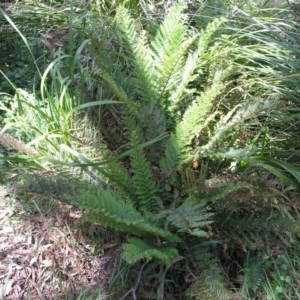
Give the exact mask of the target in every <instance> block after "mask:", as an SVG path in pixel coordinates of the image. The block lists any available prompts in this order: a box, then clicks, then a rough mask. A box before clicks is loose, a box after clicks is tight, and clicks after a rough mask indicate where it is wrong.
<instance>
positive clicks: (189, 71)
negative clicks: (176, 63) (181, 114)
mask: <svg viewBox="0 0 300 300" xmlns="http://www.w3.org/2000/svg"><path fill="white" fill-rule="evenodd" d="M225 21H226V20H225V19H224V18H220V19H216V20H214V21H212V22H211V23H209V24H208V25H207V27H206V29H205V30H204V29H202V30H201V32H200V37H199V40H198V46H197V50H196V51H195V52H194V53H192V54H189V55H188V58H187V60H186V63H185V65H184V67H183V68H182V71H181V79H180V82H179V84H178V85H177V88H176V90H175V91H174V92H173V93H172V96H171V105H170V109H171V110H172V111H173V112H174V111H176V110H177V109H178V105H179V104H180V101H181V100H182V97H183V95H184V94H185V93H186V92H187V86H188V84H189V82H191V81H193V80H195V79H196V78H197V76H199V74H195V71H196V70H197V69H198V68H200V67H201V65H203V64H205V63H206V59H204V58H203V56H204V53H205V51H206V49H207V47H208V44H209V43H210V41H211V39H212V36H213V34H214V33H215V32H216V31H217V30H218V28H219V27H220V26H221V25H222V24H223V23H224V22H225Z"/></svg>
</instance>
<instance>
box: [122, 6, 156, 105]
mask: <svg viewBox="0 0 300 300" xmlns="http://www.w3.org/2000/svg"><path fill="white" fill-rule="evenodd" d="M116 23H117V25H118V28H119V29H120V30H121V32H122V40H123V41H124V43H125V47H124V50H123V51H125V53H126V54H127V56H128V57H129V59H130V62H131V63H132V64H133V73H132V74H133V77H134V82H135V87H136V92H137V93H138V95H139V96H140V97H141V99H143V104H149V103H154V100H155V99H156V98H157V88H156V86H155V77H154V76H155V72H154V62H153V53H152V51H151V49H150V47H149V45H148V41H147V36H146V32H145V31H143V30H140V32H137V29H136V21H135V20H134V19H133V18H132V17H131V16H130V14H129V11H128V10H127V9H125V8H120V9H119V10H118V12H117V15H116Z"/></svg>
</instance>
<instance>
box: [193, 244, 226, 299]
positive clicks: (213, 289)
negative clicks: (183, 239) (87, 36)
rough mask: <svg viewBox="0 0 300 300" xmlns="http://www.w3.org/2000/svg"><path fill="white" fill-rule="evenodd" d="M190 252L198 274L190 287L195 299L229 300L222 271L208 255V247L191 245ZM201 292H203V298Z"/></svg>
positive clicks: (210, 255)
mask: <svg viewBox="0 0 300 300" xmlns="http://www.w3.org/2000/svg"><path fill="white" fill-rule="evenodd" d="M190 251H191V253H192V254H193V255H194V258H195V261H196V263H197V265H198V270H199V273H200V276H199V277H198V280H197V282H196V284H195V286H192V291H193V293H194V294H195V291H196V294H195V296H196V299H199V300H200V299H216V300H227V299H230V295H229V293H228V290H227V286H226V283H225V280H224V276H223V275H222V271H221V269H220V267H219V265H218V262H217V260H216V258H214V257H213V256H212V254H211V253H210V251H209V247H207V246H203V245H202V244H198V245H193V246H191V247H190ZM201 291H205V293H204V295H205V296H204V297H203V298H201V297H202V294H201ZM197 292H198V293H197Z"/></svg>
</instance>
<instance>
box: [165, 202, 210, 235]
mask: <svg viewBox="0 0 300 300" xmlns="http://www.w3.org/2000/svg"><path fill="white" fill-rule="evenodd" d="M162 213H163V214H165V215H167V216H166V220H167V221H168V222H170V224H172V225H173V226H175V227H177V228H178V232H187V233H189V234H191V235H195V236H198V237H208V234H207V232H206V231H204V230H202V229H201V228H203V227H205V226H207V225H209V224H211V223H213V221H212V220H211V217H212V216H213V215H214V214H213V213H207V211H206V209H205V207H204V204H203V203H199V202H198V201H197V200H196V199H195V198H194V197H190V198H189V199H187V200H185V201H184V203H183V204H182V205H180V206H179V207H177V208H176V209H174V210H167V211H165V212H162Z"/></svg>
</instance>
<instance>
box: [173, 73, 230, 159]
mask: <svg viewBox="0 0 300 300" xmlns="http://www.w3.org/2000/svg"><path fill="white" fill-rule="evenodd" d="M223 77H224V76H223V71H222V72H221V71H219V72H216V74H215V77H214V80H213V84H212V86H211V87H210V88H208V89H207V90H206V91H205V92H203V93H202V94H201V96H199V97H197V98H196V99H195V100H194V101H193V102H192V104H191V105H190V106H189V107H188V109H187V110H186V111H185V114H184V116H183V119H182V121H181V122H179V123H178V125H177V127H176V131H175V132H176V137H177V139H178V143H179V145H182V160H184V159H185V158H186V157H187V156H188V155H189V153H190V151H191V150H192V148H191V142H192V140H193V139H194V138H195V137H198V135H199V134H200V132H201V130H202V129H203V125H204V124H205V120H206V115H207V114H208V113H209V112H210V110H211V109H212V106H213V103H214V100H215V99H216V97H217V96H218V95H220V94H221V92H222V91H223V89H224V87H225V84H224V83H222V79H223Z"/></svg>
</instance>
